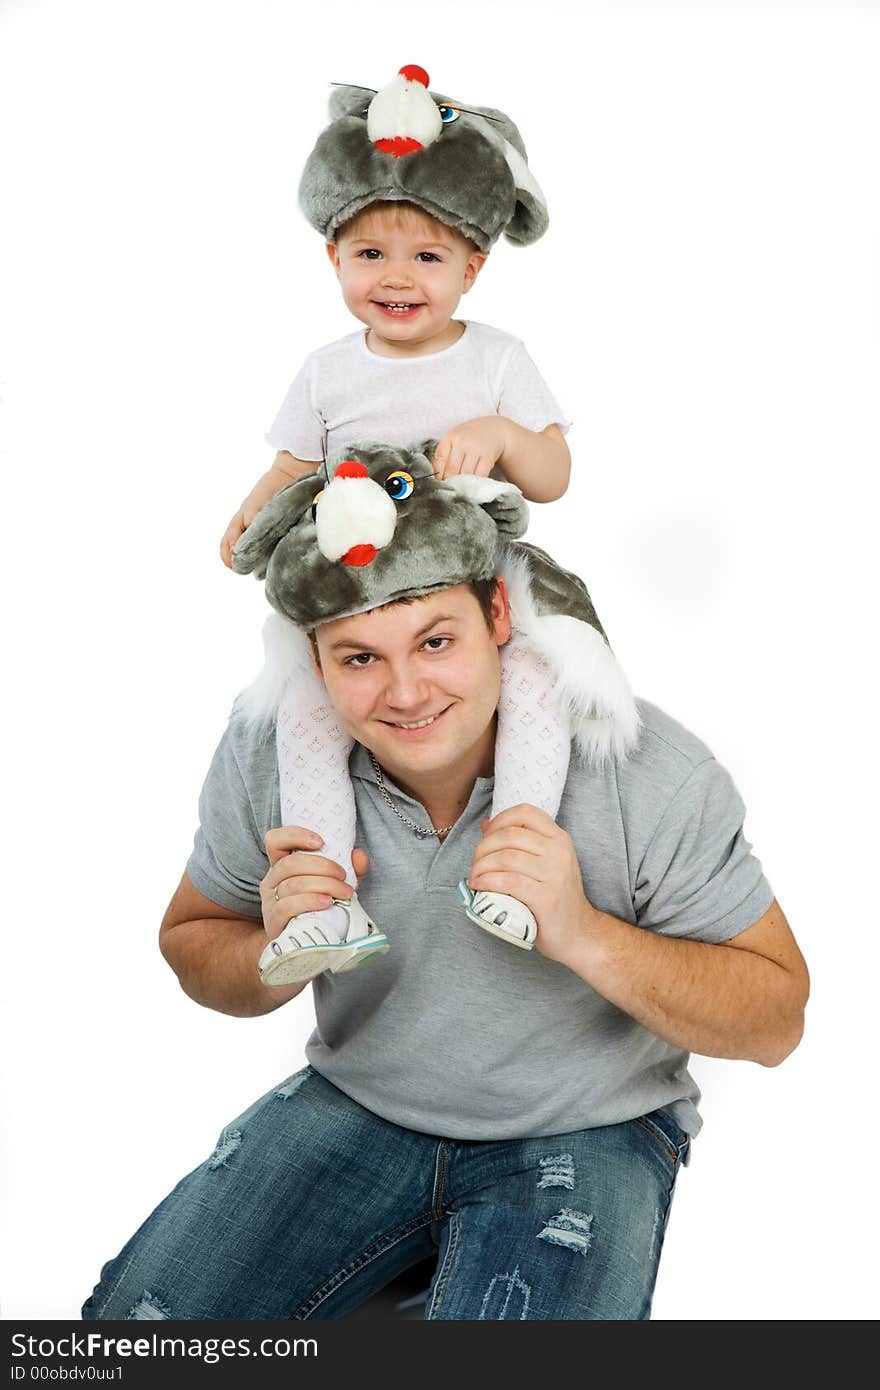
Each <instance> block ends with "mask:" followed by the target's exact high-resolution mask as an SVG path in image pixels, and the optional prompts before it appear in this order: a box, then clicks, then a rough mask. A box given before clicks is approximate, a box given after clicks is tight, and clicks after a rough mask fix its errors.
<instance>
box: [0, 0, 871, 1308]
mask: <svg viewBox="0 0 880 1390" xmlns="http://www.w3.org/2000/svg"><path fill="white" fill-rule="evenodd" d="M407 62H418V63H421V64H423V65H424V66H425V67H427V69H428V71H429V72H430V75H431V79H432V85H433V86H434V87H435V88H437V89H439V90H441V91H445V92H447V93H450V94H453V95H456V96H458V97H459V98H460V99H461V100H462V101H464V102H468V101H470V102H475V103H481V104H487V105H495V106H499V107H501V108H502V109H504V110H506V111H508V112H510V113H511V114H512V115H513V117H514V119H515V120H516V121H517V122H518V124H519V125H520V128H521V130H522V132H523V134H524V138H525V140H526V144H527V146H528V149H529V155H530V161H531V165H532V168H533V170H534V173H535V176H536V177H537V179H538V181H539V182H540V183H541V184H542V186H543V188H544V191H545V193H546V195H547V198H548V201H549V204H550V208H551V219H552V220H551V227H550V230H549V232H548V234H547V235H546V237H545V238H544V239H543V240H542V241H541V242H540V243H539V244H538V245H537V246H535V247H533V248H530V249H527V250H521V249H514V248H512V247H510V246H509V245H508V244H506V243H502V244H501V245H499V246H498V247H497V249H496V250H495V251H494V252H493V254H492V257H491V260H490V262H489V264H488V265H487V267H486V269H485V271H484V272H483V275H482V277H481V279H480V282H479V284H478V286H477V288H476V290H475V291H474V292H473V294H472V295H471V296H470V298H469V299H468V300H467V301H466V308H467V312H468V314H469V315H470V316H472V317H474V318H477V319H481V320H484V321H486V322H488V323H492V324H496V325H498V326H499V327H501V328H504V329H507V330H509V331H512V332H514V333H517V334H519V335H521V336H522V337H523V338H524V340H525V341H526V343H527V345H528V347H529V349H530V351H531V353H532V355H533V357H534V358H535V360H536V361H537V363H538V364H539V366H540V368H541V370H542V371H543V373H544V375H545V376H546V378H547V380H548V381H549V382H550V384H551V386H552V388H553V389H554V390H555V392H556V393H557V395H558V396H559V398H560V400H561V401H562V403H563V405H564V406H565V407H566V408H567V410H568V412H569V414H570V415H571V417H572V418H573V419H574V421H575V427H574V429H573V430H572V432H571V435H570V443H571V446H572V451H573V455H574V462H575V468H574V481H573V483H572V486H571V489H570V491H569V493H568V495H567V497H566V499H565V501H564V502H563V503H557V504H555V505H554V506H551V507H548V508H546V509H544V510H541V509H537V508H536V509H533V511H537V512H539V513H540V514H539V515H537V516H536V517H535V521H534V527H533V533H532V534H533V538H534V539H536V540H537V541H538V542H539V543H540V544H543V545H546V546H547V547H548V548H549V549H550V550H551V551H552V552H553V553H554V555H555V556H556V557H557V558H558V559H559V560H561V561H562V562H563V563H567V564H569V565H570V566H571V567H573V568H575V569H577V570H578V572H579V573H581V574H582V575H583V577H584V578H585V579H586V581H587V583H588V585H589V587H590V589H591V591H592V594H593V597H594V599H595V601H596V605H597V608H598V611H599V613H600V614H601V616H602V619H603V621H604V624H605V626H606V628H607V630H608V632H609V634H610V635H611V638H612V641H613V642H614V644H615V647H616V648H617V650H618V652H619V654H620V656H621V658H622V660H623V662H624V665H625V667H626V668H627V670H628V671H629V673H630V676H631V678H632V680H633V683H634V685H635V687H636V689H637V691H638V692H639V693H640V694H642V695H644V696H646V697H648V698H650V699H652V700H654V701H655V702H656V703H658V704H660V705H661V706H663V707H664V708H665V709H667V710H668V711H669V712H670V713H671V714H673V715H675V716H676V717H677V718H678V719H680V720H681V721H682V722H683V723H685V724H687V725H688V726H689V727H691V728H692V729H693V730H694V731H695V732H697V733H698V734H700V735H701V736H702V737H703V738H705V739H706V741H707V742H708V743H709V744H710V746H711V747H712V748H713V749H714V751H715V752H716V754H717V756H718V757H719V758H720V759H721V760H722V761H723V762H724V763H725V764H726V765H727V766H728V767H729V768H730V769H731V771H732V773H733V775H734V778H735V780H736V782H737V784H738V786H739V788H740V790H741V792H742V793H743V796H744V798H745V801H746V804H747V806H748V808H749V815H748V820H747V823H746V829H747V834H748V836H749V838H750V839H751V840H752V841H753V843H754V845H755V847H756V850H757V852H758V853H759V855H760V857H761V859H762V861H763V863H764V865H765V869H766V872H767V874H768V876H769V877H770V880H771V882H772V884H773V886H774V889H775V891H776V893H777V895H778V897H779V900H780V902H781V903H782V906H783V908H784V910H785V911H786V913H787V914H788V916H789V919H790V921H791V923H792V926H793V928H794V930H795V933H796V935H797V937H798V939H799V941H800V944H801V946H802V948H803V950H804V953H805V955H806V956H807V959H808V962H809V964H810V967H811V971H812V979H813V992H812V998H811V1001H810V1004H809V1009H808V1022H807V1032H806V1037H805V1039H804V1041H803V1043H802V1044H801V1046H800V1047H799V1048H798V1050H797V1051H796V1052H795V1053H794V1054H793V1055H792V1057H791V1058H790V1059H789V1060H788V1061H786V1062H785V1063H784V1065H783V1066H782V1067H781V1068H777V1069H763V1068H761V1067H759V1066H757V1065H755V1064H752V1063H747V1062H730V1061H717V1060H710V1059H704V1058H695V1059H694V1062H693V1070H694V1073H695V1075H696V1077H697V1079H698V1081H699V1083H700V1085H701V1086H702V1088H703V1092H704V1099H703V1105H702V1110H703V1115H704V1119H705V1128H704V1131H703V1134H702V1135H701V1137H700V1138H699V1139H698V1140H697V1142H696V1145H695V1148H694V1154H693V1162H692V1164H691V1167H690V1168H689V1169H686V1170H685V1171H684V1172H683V1174H682V1175H681V1178H680V1181H679V1184H678V1188H677V1192H676V1198H675V1205H674V1209H673V1214H672V1218H671V1223H670V1227H669V1232H668V1236H667V1242H666V1248H665V1253H664V1260H663V1263H662V1265H661V1270H660V1277H659V1282H658V1286H657V1292H656V1297H655V1303H654V1316H655V1317H656V1318H658V1319H740V1320H741V1319H857V1318H867V1317H870V1316H873V1315H876V1313H877V1311H878V1309H877V1299H876V1296H875V1295H874V1294H873V1293H872V1291H871V1287H870V1284H871V1280H872V1277H873V1274H874V1269H875V1265H876V1258H875V1250H876V1235H877V1233H876V1230H875V1231H874V1232H873V1233H872V1231H871V1226H872V1224H873V1223H874V1222H875V1219H876V1200H875V1190H876V1140H877V1131H876V1118H875V1116H876V1065H875V1059H876V1044H875V1026H874V1020H875V1017H876V1013H877V1006H876V1000H877V985H876V972H877V965H878V960H877V952H876V946H875V938H876V931H877V926H876V923H877V911H876V872H877V870H876V865H877V856H876V846H875V836H874V834H873V833H872V830H873V827H870V826H869V823H868V818H869V815H870V813H871V812H872V811H874V809H875V805H876V783H877V774H876V766H875V742H876V716H875V708H874V702H875V698H876V686H875V683H874V677H873V669H872V668H873V657H874V651H873V649H874V646H875V642H876V614H875V607H874V603H873V601H872V598H871V597H869V592H868V580H869V574H870V572H871V571H872V570H873V559H874V555H875V552H876V548H877V545H876V514H875V512H874V510H873V504H874V496H875V472H876V468H877V464H878V452H877V442H878V441H877V435H878V427H877V421H878V405H880V401H878V390H877V366H878V337H880V330H878V320H880V315H878V299H877V289H876V278H875V276H876V264H877V252H878V244H880V242H878V227H880V210H878V193H877V167H878V151H877V131H878V129H880V112H878V109H877V108H878V102H877V90H878V87H877V80H876V75H877V72H878V71H880V29H878V6H877V5H875V4H867V3H866V4H862V5H858V4H846V3H837V4H832V3H830V0H829V3H827V4H820V3H815V4H812V5H797V4H788V5H786V4H781V3H761V4H758V3H755V4H749V3H740V4H734V3H730V4H702V5H698V4H678V5H673V4H663V3H657V4H653V5H647V4H644V5H638V4H630V3H620V4H611V3H608V4H589V3H588V4H584V3H582V2H581V3H577V4H571V5H567V4H563V3H558V2H557V3H553V0H545V3H542V4H541V5H524V6H519V7H516V6H511V5H510V4H505V5H503V6H502V5H498V6H493V5H485V6H482V7H479V6H478V7H474V6H473V5H472V4H463V3H462V4H455V3H450V0H444V3H442V4H440V3H438V4H436V5H408V6H406V7H405V8H401V9H396V8H394V7H393V6H391V5H386V4H382V3H374V4H370V5H363V4H361V5H357V6H352V7H346V6H344V5H334V4H331V3H327V0H324V3H321V4H320V5H314V6H311V7H307V6H303V5H300V4H294V3H284V2H283V0H263V3H254V0H210V2H208V0H150V3H146V2H145V0H144V3H141V2H140V0H135V3H117V2H115V0H113V2H111V0H104V3H99V0H78V3H77V4H76V5H70V4H63V3H61V0H29V3H25V2H24V0H18V2H17V3H16V0H5V3H3V4H2V6H0V131H2V144H3V151H2V171H0V172H2V199H3V212H2V219H0V238H2V275H3V300H4V303H3V311H2V378H3V380H2V395H3V444H2V449H3V458H2V462H3V479H4V484H3V500H4V507H5V516H4V524H3V535H4V542H5V550H4V571H5V573H4V582H3V598H4V609H5V612H4V635H5V641H4V648H5V657H6V663H5V667H6V674H5V679H4V700H5V701H6V702H8V706H9V708H8V711H7V712H6V713H5V715H4V721H3V729H4V734H5V772H6V776H5V778H4V784H5V788H6V790H5V795H4V798H3V816H4V829H3V841H2V843H3V850H4V853H5V867H4V874H3V884H4V890H5V891H4V897H5V903H4V906H5V913H4V916H5V937H6V940H7V942H8V944H9V947H10V956H9V964H8V968H7V971H6V976H5V991H6V1000H5V1007H4V1022H5V1026H6V1030H7V1033H6V1041H5V1044H4V1062H5V1080H4V1087H5V1104H4V1106H3V1119H2V1125H3V1135H2V1138H3V1150H4V1160H3V1161H4V1176H3V1179H2V1186H0V1201H2V1206H3V1208H4V1211H3V1219H4V1226H5V1228H6V1230H7V1235H6V1237H5V1240H4V1249H5V1267H4V1268H3V1271H2V1278H0V1290H2V1308H0V1313H2V1316H3V1317H4V1318H6V1319H12V1318H50V1317H75V1316H77V1315H78V1308H79V1305H80V1303H81V1301H82V1300H83V1298H84V1297H85V1296H86V1295H87V1293H88V1292H89V1290H90V1288H91V1285H92V1283H93V1282H94V1280H95V1279H96V1278H97V1274H98V1270H99V1267H100V1265H101V1263H102V1262H103V1261H104V1260H105V1259H107V1258H109V1257H110V1256H111V1255H112V1254H114V1253H115V1252H116V1250H117V1249H118V1248H119V1247H120V1245H121V1244H122V1243H123V1241H124V1240H125V1239H126V1238H127V1237H128V1236H129V1235H130V1234H131V1232H132V1231H133V1230H134V1228H135V1227H136V1226H137V1225H138V1224H139V1223H140V1221H141V1220H142V1219H143V1218H144V1217H145V1216H146V1214H147V1213H148V1212H149V1210H151V1208H152V1207H153V1206H154V1205H155V1203H156V1202H157V1201H158V1200H159V1199H160V1198H161V1197H162V1196H163V1195H164V1194H165V1192H166V1191H167V1190H168V1189H169V1188H170V1187H171V1186H172V1185H173V1183H174V1182H176V1181H177V1179H178V1178H179V1177H180V1176H181V1175H182V1174H183V1173H184V1172H186V1171H188V1170H189V1169H190V1168H191V1167H194V1166H195V1165H196V1164H197V1163H199V1162H201V1160H202V1159H203V1158H205V1157H206V1156H207V1154H208V1153H209V1152H210V1151H211V1149H212V1147H213V1144H214V1141H215V1139H216V1135H217V1133H218V1132H219V1130H220V1128H221V1126H222V1125H223V1124H224V1122H226V1121H227V1120H229V1119H230V1118H232V1117H233V1116H235V1115H236V1114H238V1113H239V1112H240V1111H241V1110H243V1109H244V1108H245V1106H246V1105H247V1104H248V1103H249V1102H250V1101H251V1100H252V1099H253V1098H254V1097H255V1096H257V1095H259V1094H261V1093H262V1092H263V1091H265V1090H267V1089H269V1087H270V1086H272V1085H273V1084H274V1083H275V1082H276V1081H278V1080H279V1079H280V1078H282V1077H284V1076H286V1075H288V1074H289V1073H291V1072H292V1071H294V1070H295V1069H297V1067H298V1066H299V1065H300V1064H301V1060H302V1049H303V1043H304V1040H305V1038H306V1036H307V1033H308V1031H309V1028H310V1017H309V1006H308V1004H307V1002H306V1001H305V1000H300V1001H299V1002H298V1003H297V1004H296V1005H294V1006H293V1007H291V1008H287V1009H284V1010H281V1011H280V1012H278V1013H276V1014H275V1015H274V1016H272V1017H270V1018H266V1019H262V1020H249V1021H242V1020H236V1019H232V1018H226V1017H222V1016H220V1015H219V1014H212V1013H209V1012H208V1011H206V1010H202V1009H199V1008H198V1007H197V1006H196V1005H194V1004H192V1003H191V1002H190V1001H189V1000H188V999H187V998H186V997H185V996H184V995H183V994H182V993H181V991H180V990H179V988H178V986H177V983H176V981H175V979H174V977H173V975H172V974H171V972H170V971H169V970H168V969H167V967H166V966H165V965H164V963H163V962H162V960H161V958H160V956H159V954H158V951H157V949H156V931H157V927H158V923H159V920H160V918H161V915H162V912H163V910H164V907H165V905H166V903H167V900H168V898H169V897H170V895H171V893H172V891H173V889H174V887H175V885H176V883H177V881H178V878H179V875H180V873H181V871H182V869H183V866H184V863H185V861H186V858H187V855H188V852H189V847H190V843H191V837H192V833H193V829H194V826H195V819H196V798H197V794H198V790H199V787H200V785H201V781H202V777H203V774H204V772H205V769H206V767H207V764H208V760H209V758H210V755H211V752H212V750H213V748H214V745H215V743H216V741H217V739H218V738H219V736H220V733H221V731H222V728H223V725H224V721H225V717H226V714H227V711H228V708H229V706H230V703H231V700H232V697H233V695H234V693H235V692H236V691H237V690H238V689H239V688H240V687H241V686H243V685H244V684H246V683H247V682H248V681H249V680H250V679H251V677H252V676H253V674H254V672H255V671H256V669H257V668H258V666H259V663H260V659H261V649H260V639H259V631H260V627H261V623H262V619H263V616H264V611H266V610H265V601H264V599H263V597H262V592H261V589H260V586H258V585H257V584H256V583H254V581H253V580H251V579H242V578H239V577H236V576H233V575H232V574H230V573H229V572H228V571H227V570H226V569H224V568H223V567H222V565H221V563H220V560H219V558H218V556H217V544H218V540H219V537H220V534H221V532H222V530H223V528H224V526H225V523H226V521H227V519H228V517H229V515H230V514H231V512H232V510H233V509H234V507H235V505H236V504H237V503H238V501H239V500H240V497H241V496H242V495H243V493H244V492H245V491H246V490H247V488H248V487H249V486H250V484H251V483H252V482H253V480H254V479H255V478H256V476H257V475H258V473H260V472H261V471H262V470H263V468H264V467H265V466H267V463H268V460H269V451H268V450H267V448H266V446H265V445H264V443H263V438H262V435H263V431H264V430H265V429H266V428H267V427H268V425H269V423H270V421H271V419H272V417H273V415H274V413H275V410H276V407H277V405H278V403H279V401H280V398H281V396H282V394H283V392H284V390H285V389H286V386H287V384H288V381H289V379H290V378H291V377H292V375H293V374H294V372H295V371H296V369H297V368H298V366H299V364H300V362H301V360H302V358H303V357H304V355H305V354H306V352H307V351H309V350H310V349H311V348H312V347H314V346H316V345H318V344H320V343H324V342H328V341H330V340H331V339H333V338H335V337H338V336H340V335H341V334H342V333H345V332H349V331H351V330H352V329H353V328H354V327H355V326H356V325H355V323H354V321H353V320H351V319H350V318H349V317H348V315H347V313H346V311H345V308H344V306H343V304H342V301H341V299H340V296H339V293H338V289H337V286H336V282H335V280H334V279H333V277H332V273H331V271H330V269H329V267H328V266H327V264H326V261H325V258H324V252H323V248H322V245H321V242H320V240H319V238H318V237H317V235H316V233H315V232H314V231H312V229H311V228H310V227H309V226H308V224H307V223H306V221H305V219H304V218H303V217H302V215H301V214H300V212H299V210H298V206H297V198H296V191H297V183H298V178H299V174H300V170H301V168H302V165H303V162H304V159H305V157H306V155H307V153H308V151H309V149H310V148H311V146H312V144H313V142H314V139H315V137H316V136H317V134H318V132H319V130H320V128H321V127H322V125H323V124H324V119H325V110H326V100H327V97H328V83H329V82H331V81H341V82H356V83H362V84H365V85H367V86H372V87H380V86H382V85H383V84H384V83H385V82H386V81H387V80H388V79H389V78H390V77H391V76H392V75H393V73H394V72H396V70H397V68H398V67H399V66H400V64H402V63H407ZM549 1081H550V1078H548V1082H549Z"/></svg>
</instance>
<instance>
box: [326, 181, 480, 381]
mask: <svg viewBox="0 0 880 1390" xmlns="http://www.w3.org/2000/svg"><path fill="white" fill-rule="evenodd" d="M327 253H328V255H329V257H330V260H331V262H332V263H333V266H334V268H335V270H336V274H337V276H338V278H339V283H340V285H341V286H342V297H343V299H344V300H345V303H346V305H347V306H348V308H349V309H350V310H351V312H352V313H353V314H354V316H355V318H357V319H360V321H361V323H364V324H366V326H367V328H368V330H369V335H368V341H369V345H370V347H371V348H372V349H373V351H374V352H378V353H379V354H380V355H383V356H389V357H409V356H422V355H423V354H425V353H431V352H440V351H441V350H442V349H443V348H444V347H449V346H450V345H451V344H452V343H454V342H455V341H456V339H457V338H459V337H460V335H461V329H460V327H459V325H458V324H456V323H454V322H453V321H452V315H453V314H454V313H455V310H456V309H457V308H458V303H459V300H460V299H461V296H462V295H463V294H466V293H467V291H468V290H469V289H470V287H471V285H472V284H473V283H474V281H475V280H476V278H477V275H478V274H479V272H480V270H481V268H482V266H483V265H484V263H485V261H486V257H485V255H484V254H483V253H482V252H481V251H478V250H476V248H475V247H474V246H473V245H472V244H471V242H469V241H467V240H466V239H465V238H464V237H463V236H461V235H460V234H459V233H458V232H455V231H453V230H452V228H451V227H446V226H444V224H443V223H442V222H438V221H437V220H436V218H433V217H429V216H428V214H427V213H424V212H422V211H421V210H420V209H418V208H413V207H412V206H410V205H407V206H406V207H396V206H395V205H394V204H393V203H392V204H389V205H388V206H387V207H385V206H382V207H378V208H370V209H369V210H368V211H367V212H365V213H364V214H363V215H361V216H358V217H356V218H353V219H352V221H351V222H350V223H349V224H348V225H347V226H346V227H344V228H343V229H342V231H341V233H340V235H339V237H338V239H337V241H336V243H335V244H333V243H331V244H329V245H328V246H327ZM391 306H404V307H391Z"/></svg>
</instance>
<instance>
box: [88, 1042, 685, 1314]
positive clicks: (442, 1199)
mask: <svg viewBox="0 0 880 1390" xmlns="http://www.w3.org/2000/svg"><path fill="white" fill-rule="evenodd" d="M689 1142H690V1140H689V1138H688V1136H687V1134H685V1132H684V1131H683V1130H682V1129H680V1128H679V1126H678V1125H677V1124H676V1122H675V1120H674V1119H673V1118H672V1116H671V1115H670V1114H669V1112H668V1111H666V1110H654V1111H652V1112H651V1114H649V1115H643V1116H641V1117H639V1118H638V1119H633V1120H627V1121H624V1122H622V1123H620V1124H614V1125H604V1126H602V1127H600V1128H597V1129H587V1130H580V1131H577V1132H575V1133H572V1134H557V1135H552V1136H545V1137H542V1138H539V1139H511V1140H496V1141H493V1142H473V1141H464V1140H450V1139H440V1138H437V1137H436V1136H432V1135H428V1134H421V1133H419V1132H417V1131H415V1130H409V1129H401V1128H400V1127H399V1126H398V1125H393V1124H389V1123H388V1122H387V1121H386V1120H381V1119H379V1118H378V1116H376V1115H373V1114H372V1113H371V1112H370V1111H369V1110H365V1109H364V1108H363V1106H360V1105H358V1104H357V1103H356V1102H355V1101H353V1100H350V1099H349V1098H348V1096H346V1095H344V1094H343V1093H342V1092H341V1091H339V1090H338V1089H337V1088H336V1087H335V1086H331V1085H330V1083H329V1082H327V1081H325V1080H324V1078H323V1077H322V1076H320V1075H319V1074H318V1073H317V1072H316V1071H314V1069H313V1068H312V1067H308V1066H307V1067H304V1068H303V1070H302V1071H299V1072H297V1073H296V1074H295V1075H294V1076H292V1077H290V1078H289V1080H287V1081H286V1082H285V1083H284V1084H283V1085H281V1086H279V1087H278V1088H277V1089H276V1090H274V1091H270V1092H269V1094H268V1095H265V1096H263V1097H262V1098H261V1099H260V1100H258V1101H257V1102H256V1103H255V1104H254V1105H252V1106H251V1107H250V1109H249V1110H246V1111H245V1113H244V1114H243V1115H241V1116H240V1117H239V1118H238V1119H237V1120H234V1121H233V1122H232V1124H230V1125H227V1127H226V1128H225V1129H224V1130H223V1132H222V1134H221V1135H220V1138H219V1140H218V1142H217V1146H216V1148H215V1149H214V1152H213V1154H212V1155H211V1157H210V1158H209V1159H207V1161H206V1162H205V1163H203V1164H202V1165H201V1167H199V1168H196V1169H195V1171H194V1172H192V1173H190V1174H189V1176H188V1177H186V1178H184V1179H183V1181H182V1182H180V1183H178V1185H177V1187H176V1188H175V1189H174V1191H173V1192H172V1193H171V1194H170V1195H169V1196H168V1197H166V1199H165V1201H164V1202H162V1203H161V1204H160V1205H159V1206H158V1207H157V1208H156V1210H155V1211H154V1212H153V1214H152V1216H150V1217H149V1218H148V1219H147V1221H145V1222H144V1224H143V1226H141V1228H140V1230H139V1231H138V1232H137V1234H136V1235H135V1236H133V1237H132V1239H131V1240H130V1241H129V1243H128V1244H127V1245H126V1246H125V1248H124V1250H122V1251H121V1253H120V1254H119V1255H117V1257H116V1259H115V1260H111V1261H110V1263H109V1264H107V1265H106V1266H105V1267H104V1269H103V1270H102V1273H101V1282H100V1284H99V1285H98V1286H97V1288H96V1289H95V1291H94V1293H93V1295H92V1297H91V1298H90V1299H89V1300H88V1302H87V1303H86V1305H85V1307H84V1308H83V1317H84V1318H107V1319H111V1318H112V1319H122V1318H135V1319H139V1318H163V1317H166V1318H186V1319H199V1318H217V1319H227V1318H284V1319H287V1318H296V1319H300V1318H323V1319H326V1318H342V1317H344V1316H346V1314H348V1313H351V1312H352V1311H353V1310H354V1309H355V1308H357V1307H358V1306H359V1305H360V1304H362V1303H363V1302H364V1301H365V1300H366V1299H367V1298H369V1297H370V1296H371V1295H372V1294H374V1293H376V1292H377V1290H379V1289H381V1288H383V1287H384V1286H385V1285H386V1284H388V1282H389V1281H390V1280H391V1279H393V1278H394V1277H395V1276H396V1275H398V1274H400V1272H401V1271H402V1270H405V1269H407V1268H408V1267H409V1266H411V1265H414V1264H416V1263H418V1262H420V1261H423V1260H425V1259H426V1258H427V1257H428V1256H434V1257H436V1260H437V1267H436V1272H435V1274H434V1278H433V1281H432V1283H431V1289H430V1292H429V1295H428V1300H427V1304H426V1308H425V1317H426V1318H432V1319H433V1318H438V1319H481V1318H483V1319H491V1320H498V1319H502V1318H517V1319H601V1320H606V1319H613V1320H619V1319H631V1318H649V1317H650V1312H651V1298H652V1295H653V1291H654V1283H655V1280H656V1277H657V1267H658V1264H659V1260H660V1250H661V1247H662V1244H663V1236H664V1232H665V1229H666V1223H667V1220H668V1217H669V1206H670V1202H671V1200H672V1193H673V1188H674V1186H675V1180H676V1177H677V1175H678V1171H679V1168H680V1167H681V1161H682V1158H683V1157H684V1154H685V1151H686V1149H687V1145H688V1144H689Z"/></svg>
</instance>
